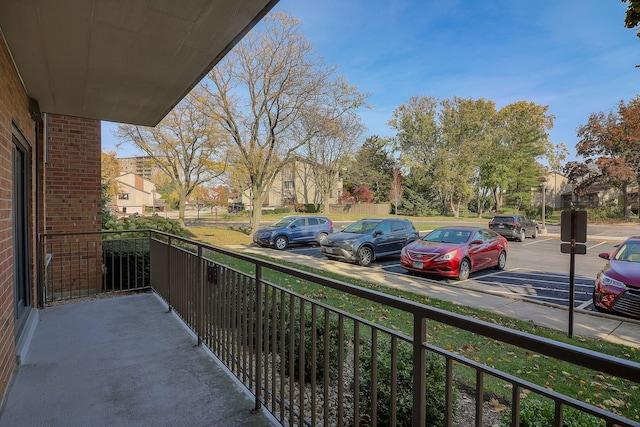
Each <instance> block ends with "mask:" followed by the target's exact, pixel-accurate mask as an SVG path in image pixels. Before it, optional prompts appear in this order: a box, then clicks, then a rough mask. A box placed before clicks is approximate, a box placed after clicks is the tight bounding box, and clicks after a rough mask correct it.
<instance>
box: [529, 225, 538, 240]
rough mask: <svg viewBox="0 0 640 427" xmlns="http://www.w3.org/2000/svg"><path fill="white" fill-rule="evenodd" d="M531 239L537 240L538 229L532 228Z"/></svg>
mask: <svg viewBox="0 0 640 427" xmlns="http://www.w3.org/2000/svg"><path fill="white" fill-rule="evenodd" d="M531 238H532V239H537V238H538V227H534V228H533V234H532V235H531Z"/></svg>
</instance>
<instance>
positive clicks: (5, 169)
mask: <svg viewBox="0 0 640 427" xmlns="http://www.w3.org/2000/svg"><path fill="white" fill-rule="evenodd" d="M14 126H15V127H17V129H18V130H19V131H20V133H21V134H22V136H23V137H24V138H25V139H26V141H27V143H28V144H30V145H31V146H30V147H28V148H29V149H30V154H31V156H32V158H31V160H32V164H33V163H34V162H35V150H34V149H33V145H34V141H35V124H34V122H33V120H32V119H31V115H30V113H29V98H28V96H27V94H26V92H25V90H24V88H23V86H22V82H21V81H20V77H19V75H18V73H17V72H16V70H15V68H14V66H13V61H12V60H11V57H10V55H9V52H8V51H7V49H6V45H5V43H4V40H3V39H2V36H1V35H0V397H3V396H4V394H5V392H6V390H7V384H8V382H9V379H10V378H11V374H12V372H13V369H14V366H15V360H16V358H15V353H16V352H15V344H14V342H15V331H14V316H15V313H14V307H13V304H14V295H13V232H12V215H11V212H12V201H11V193H12V150H13V142H12V133H13V127H14ZM32 174H33V168H32ZM32 178H33V175H32ZM31 182H35V181H34V180H33V179H32V180H31ZM31 194H32V195H31V201H32V203H31V208H32V210H31V212H30V214H29V224H30V239H31V242H32V243H33V244H32V246H31V249H32V252H31V253H32V254H33V253H34V250H35V226H34V224H35V221H34V215H33V212H34V210H33V206H35V205H34V203H33V202H35V192H32V193H31ZM31 267H32V272H33V271H34V270H33V268H34V266H33V263H32V264H31Z"/></svg>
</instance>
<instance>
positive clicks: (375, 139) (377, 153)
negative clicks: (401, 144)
mask: <svg viewBox="0 0 640 427" xmlns="http://www.w3.org/2000/svg"><path fill="white" fill-rule="evenodd" d="M391 145H392V144H391V141H390V140H389V139H388V138H382V137H379V136H377V135H373V136H370V137H368V138H367V139H365V141H364V142H363V143H362V145H361V146H360V147H359V148H358V150H357V151H356V154H355V156H354V157H353V159H352V160H351V161H350V162H349V164H348V166H347V170H348V173H346V174H345V178H344V186H345V188H346V189H347V190H348V191H352V190H353V189H354V188H355V187H357V186H360V185H364V186H367V187H369V188H370V189H371V191H372V193H373V200H374V202H376V203H380V202H384V201H386V200H387V197H388V194H389V184H390V182H391V179H392V173H393V167H394V159H393V158H392V157H391V155H390V153H389V150H390V149H391Z"/></svg>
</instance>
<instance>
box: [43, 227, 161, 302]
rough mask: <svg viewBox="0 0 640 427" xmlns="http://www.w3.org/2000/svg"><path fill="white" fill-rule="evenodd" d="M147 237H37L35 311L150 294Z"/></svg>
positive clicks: (139, 234) (122, 234)
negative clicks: (99, 298)
mask: <svg viewBox="0 0 640 427" xmlns="http://www.w3.org/2000/svg"><path fill="white" fill-rule="evenodd" d="M149 236H150V235H149V232H148V231H142V232H141V231H137V230H135V231H129V230H125V231H118V232H115V231H102V232H100V231H98V232H85V233H49V234H41V235H39V248H38V250H39V251H40V254H39V259H41V260H45V263H44V265H43V266H41V267H40V268H41V270H40V276H39V277H40V281H39V283H38V306H40V307H42V306H43V305H47V304H51V303H53V302H55V301H57V300H65V299H73V298H81V297H90V296H96V295H100V294H104V293H110V292H123V291H135V290H142V289H149V288H150V277H151V275H150V271H149V268H150V267H149V266H150V259H149Z"/></svg>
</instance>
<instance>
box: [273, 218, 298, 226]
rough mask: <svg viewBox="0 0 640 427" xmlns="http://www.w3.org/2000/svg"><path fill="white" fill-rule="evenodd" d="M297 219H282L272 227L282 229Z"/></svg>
mask: <svg viewBox="0 0 640 427" xmlns="http://www.w3.org/2000/svg"><path fill="white" fill-rule="evenodd" d="M295 219H296V218H286V217H285V218H282V219H281V220H280V221H278V222H276V223H274V224H272V225H271V226H272V227H278V228H282V227H286V226H287V225H289V224H291V223H292V222H293V221H294V220H295Z"/></svg>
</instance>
